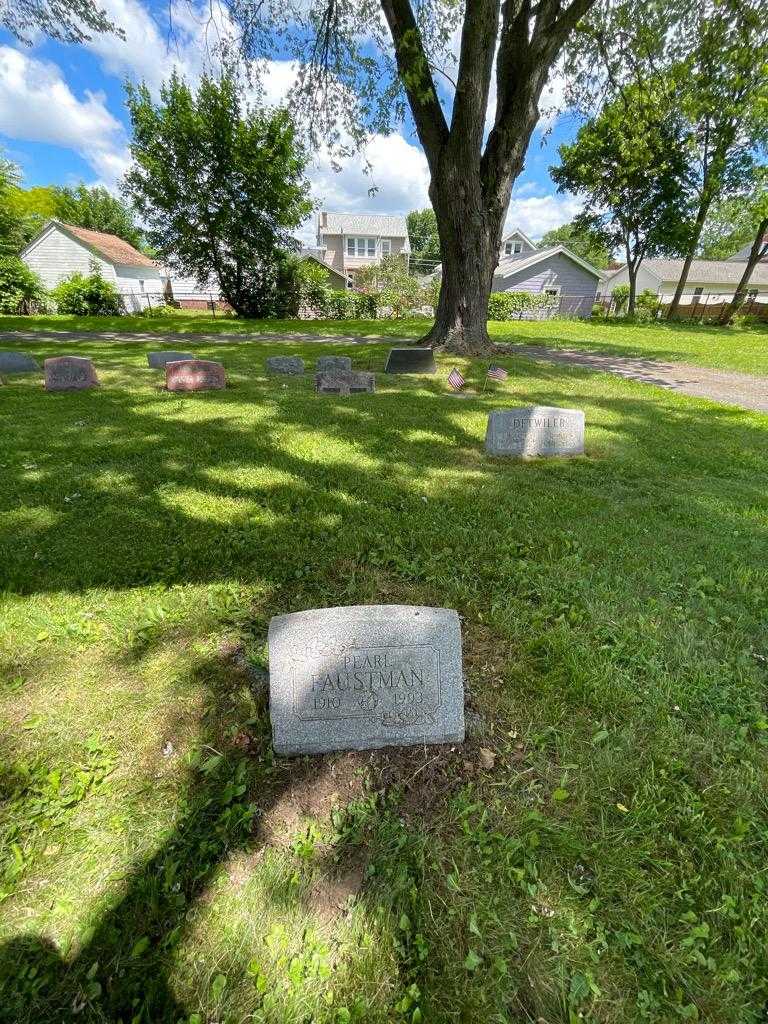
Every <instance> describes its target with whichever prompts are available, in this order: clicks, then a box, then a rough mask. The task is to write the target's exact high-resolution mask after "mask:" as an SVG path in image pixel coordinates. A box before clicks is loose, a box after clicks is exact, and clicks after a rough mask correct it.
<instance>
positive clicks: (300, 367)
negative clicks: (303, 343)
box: [267, 356, 304, 376]
mask: <svg viewBox="0 0 768 1024" xmlns="http://www.w3.org/2000/svg"><path fill="white" fill-rule="evenodd" d="M267 373H287V374H290V375H292V376H300V375H301V374H302V373H304V360H303V359H302V358H301V356H269V358H268V359H267Z"/></svg>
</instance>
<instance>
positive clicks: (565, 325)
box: [0, 310, 768, 377]
mask: <svg viewBox="0 0 768 1024" xmlns="http://www.w3.org/2000/svg"><path fill="white" fill-rule="evenodd" d="M428 325H429V322H428V321H427V320H424V319H420V320H416V319H414V320H240V319H238V318H236V317H232V318H230V317H222V316H221V315H219V316H216V317H211V316H210V315H208V314H201V313H199V312H194V311H189V310H187V311H180V312H178V313H177V314H175V315H170V316H154V317H143V316H122V317H75V316H34V317H8V316H2V317H0V332H2V331H11V330H19V331H29V330H35V329H40V330H84V331H100V330H101V331H119V332H122V333H125V332H140V333H155V334H168V333H178V334H181V335H183V334H189V333H193V334H194V333H214V334H218V333H227V334H228V333H236V334H238V333H242V334H253V333H260V332H262V333H271V334H273V333H289V332H298V333H303V334H326V335H339V334H342V335H360V336H363V337H368V338H370V339H371V340H375V339H387V338H414V339H415V338H419V337H421V336H422V335H423V334H425V333H426V330H427V327H428ZM488 330H489V333H490V335H491V337H492V338H493V339H494V340H495V341H499V342H516V343H518V344H523V345H543V346H545V347H548V348H570V349H576V350H579V351H586V352H605V353H610V354H613V355H621V356H629V357H633V358H638V359H660V360H667V361H669V362H673V363H690V364H692V365H694V366H708V367H712V368H714V369H719V370H736V371H740V372H741V373H751V374H755V375H757V376H767V377H768V324H766V325H765V326H759V327H754V328H750V329H741V328H724V327H714V326H711V325H706V324H690V323H687V324H686V323H681V324H667V323H658V324H625V323H622V322H621V321H604V322H601V321H599V320H598V321H594V320H590V321H583V320H547V321H525V320H521V321H514V322H510V323H500V322H494V321H491V322H489V324H488Z"/></svg>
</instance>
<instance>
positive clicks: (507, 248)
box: [504, 242, 523, 256]
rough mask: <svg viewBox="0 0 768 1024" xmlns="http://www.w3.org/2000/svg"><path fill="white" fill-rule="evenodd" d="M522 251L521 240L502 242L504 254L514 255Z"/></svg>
mask: <svg viewBox="0 0 768 1024" xmlns="http://www.w3.org/2000/svg"><path fill="white" fill-rule="evenodd" d="M522 251H523V243H522V242H505V244H504V255H505V256H513V255H514V256H516V255H517V254H518V253H519V252H522Z"/></svg>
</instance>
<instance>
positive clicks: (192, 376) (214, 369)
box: [165, 359, 227, 391]
mask: <svg viewBox="0 0 768 1024" xmlns="http://www.w3.org/2000/svg"><path fill="white" fill-rule="evenodd" d="M165 386H166V388H167V389H168V391H216V390H221V388H225V387H226V386H227V378H226V375H225V373H224V367H223V366H222V365H221V363H214V362H211V361H210V360H208V359H180V360H177V361H176V362H174V363H166V367H165Z"/></svg>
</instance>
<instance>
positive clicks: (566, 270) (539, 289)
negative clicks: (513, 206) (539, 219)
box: [492, 231, 603, 316]
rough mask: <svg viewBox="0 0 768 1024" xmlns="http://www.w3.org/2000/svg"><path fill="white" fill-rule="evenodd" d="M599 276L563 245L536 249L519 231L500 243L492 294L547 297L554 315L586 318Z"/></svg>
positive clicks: (594, 269)
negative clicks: (526, 293)
mask: <svg viewBox="0 0 768 1024" xmlns="http://www.w3.org/2000/svg"><path fill="white" fill-rule="evenodd" d="M602 280H603V275H602V274H601V272H600V271H599V270H598V269H597V267H593V266H592V264H591V263H587V261H586V260H583V259H582V258H581V257H580V256H577V255H576V254H575V253H573V252H571V251H570V249H567V248H566V247H565V246H564V245H554V246H550V247H548V248H546V249H539V248H538V246H536V245H535V244H534V243H533V242H531V240H530V239H529V238H527V237H526V236H525V235H523V233H522V232H521V231H513V232H511V233H510V234H509V235H505V237H504V238H503V239H502V240H501V251H500V253H499V265H498V266H497V267H496V271H495V273H494V275H493V288H492V291H494V292H533V293H535V294H543V295H548V296H549V297H550V298H551V300H552V310H553V311H554V312H560V313H569V314H572V315H573V316H589V314H590V312H591V311H592V306H593V304H594V302H595V296H596V295H597V289H598V287H599V285H600V283H601V282H602Z"/></svg>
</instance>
